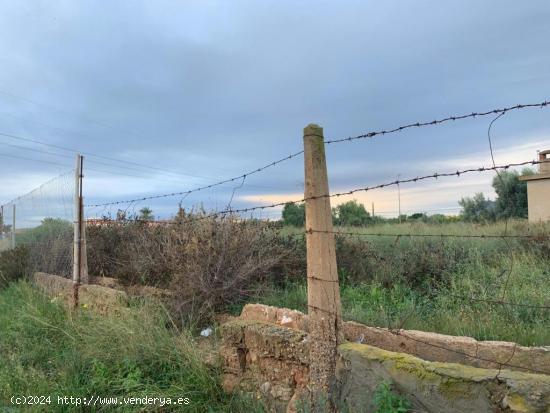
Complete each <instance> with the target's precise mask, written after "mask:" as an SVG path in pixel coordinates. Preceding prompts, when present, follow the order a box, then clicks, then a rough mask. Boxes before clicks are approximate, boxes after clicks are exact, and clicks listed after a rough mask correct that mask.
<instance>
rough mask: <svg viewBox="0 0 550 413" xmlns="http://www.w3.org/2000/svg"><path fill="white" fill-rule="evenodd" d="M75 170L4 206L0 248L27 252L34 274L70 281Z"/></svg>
mask: <svg viewBox="0 0 550 413" xmlns="http://www.w3.org/2000/svg"><path fill="white" fill-rule="evenodd" d="M74 195H75V172H74V170H71V171H68V172H66V173H63V174H61V175H59V176H57V177H56V178H53V179H51V180H50V181H48V182H46V183H44V184H43V185H41V186H40V187H38V188H36V189H34V190H32V191H31V192H29V193H27V194H25V195H23V196H20V197H18V198H16V199H14V200H12V201H10V202H8V203H7V204H5V205H3V206H2V213H3V215H2V221H3V222H2V224H3V225H2V239H1V241H0V248H1V249H2V250H7V249H10V248H25V249H26V250H27V251H28V254H29V259H30V266H31V271H43V272H48V273H52V274H58V275H62V276H64V277H70V276H71V274H72V266H73V221H74V209H75V203H74Z"/></svg>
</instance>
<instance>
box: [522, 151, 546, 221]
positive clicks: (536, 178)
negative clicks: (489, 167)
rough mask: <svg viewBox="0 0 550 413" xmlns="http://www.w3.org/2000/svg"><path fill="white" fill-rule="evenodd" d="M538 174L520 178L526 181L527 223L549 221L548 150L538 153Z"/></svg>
mask: <svg viewBox="0 0 550 413" xmlns="http://www.w3.org/2000/svg"><path fill="white" fill-rule="evenodd" d="M539 161H540V162H541V163H539V173H538V174H535V175H530V176H521V177H520V178H519V179H520V180H522V181H527V206H528V210H529V222H543V221H550V150H546V151H542V152H539Z"/></svg>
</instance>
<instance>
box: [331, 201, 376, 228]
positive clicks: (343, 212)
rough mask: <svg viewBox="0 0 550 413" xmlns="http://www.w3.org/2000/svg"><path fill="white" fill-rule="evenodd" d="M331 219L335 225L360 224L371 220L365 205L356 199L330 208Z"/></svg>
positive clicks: (365, 223)
mask: <svg viewBox="0 0 550 413" xmlns="http://www.w3.org/2000/svg"><path fill="white" fill-rule="evenodd" d="M332 214H333V221H334V223H335V224H336V225H342V226H362V225H367V224H368V223H369V222H370V221H371V217H370V215H369V213H368V212H367V210H366V209H365V206H364V205H363V204H360V203H358V202H357V201H355V200H353V201H348V202H346V203H343V204H340V205H338V206H337V207H335V208H333V209H332Z"/></svg>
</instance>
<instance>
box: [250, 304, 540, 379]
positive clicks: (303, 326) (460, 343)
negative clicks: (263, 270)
mask: <svg viewBox="0 0 550 413" xmlns="http://www.w3.org/2000/svg"><path fill="white" fill-rule="evenodd" d="M240 318H241V319H242V320H251V321H261V322H265V323H272V324H278V325H281V326H284V327H290V328H295V329H298V330H303V331H307V315H305V314H304V313H301V312H300V311H294V310H288V309H286V308H277V307H270V306H266V305H262V304H248V305H246V306H245V307H244V309H243V311H242V313H241V316H240ZM343 328H344V336H345V338H346V340H348V341H351V342H357V343H362V344H369V345H372V346H375V347H379V348H381V349H384V350H389V351H396V352H402V353H407V354H411V355H413V356H417V357H420V358H421V359H424V360H428V361H442V362H451V363H460V364H465V365H467V366H472V367H482V368H490V369H491V368H498V367H499V364H498V363H506V364H511V365H513V366H516V367H514V368H513V369H514V370H518V371H529V370H533V369H535V370H542V371H550V347H525V346H520V345H517V344H515V343H510V342H505V341H478V340H475V339H473V338H471V337H460V336H449V335H445V334H437V333H428V332H424V331H416V330H398V331H393V332H391V331H389V330H388V329H385V328H377V327H369V326H366V325H363V324H360V323H355V322H353V321H347V322H344V325H343ZM445 348H446V349H450V350H451V351H449V350H445Z"/></svg>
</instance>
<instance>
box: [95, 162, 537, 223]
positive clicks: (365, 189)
mask: <svg viewBox="0 0 550 413" xmlns="http://www.w3.org/2000/svg"><path fill="white" fill-rule="evenodd" d="M539 163H541V161H535V160H532V161H525V162H517V163H509V164H506V165H497V166H496V167H495V166H491V167H485V166H483V167H479V168H469V169H463V170H461V171H458V170H457V171H456V172H445V173H438V172H436V173H433V174H430V175H424V176H417V177H415V178H408V179H398V180H395V181H390V182H386V183H383V184H378V185H373V186H365V187H361V188H355V189H352V190H349V191H344V192H337V193H334V194H327V195H317V196H312V197H305V198H302V199H299V200H294V201H293V200H288V201H282V202H275V203H272V204H268V205H258V206H252V207H246V208H240V209H225V210H221V211H217V212H213V213H210V214H205V215H202V216H200V217H195V218H193V220H203V219H209V218H216V217H222V216H225V215H228V214H239V213H246V212H253V211H258V210H265V209H270V208H276V207H281V206H284V205H286V204H299V203H302V202H305V201H308V200H314V199H324V198H338V197H342V196H346V195H352V194H354V193H357V192H368V191H372V190H374V189H382V188H386V187H390V186H395V185H399V184H403V183H412V182H418V181H423V180H426V179H438V178H444V177H451V176H456V177H460V176H461V175H464V174H468V173H473V172H487V171H494V170H496V169H501V170H506V169H509V168H513V167H518V166H525V165H537V164H539ZM241 178H242V177H241ZM102 205H103V204H102ZM107 205H113V204H112V203H110V204H107ZM143 222H152V223H154V222H155V221H153V220H144V221H143ZM168 223H171V224H179V222H176V221H168Z"/></svg>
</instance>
